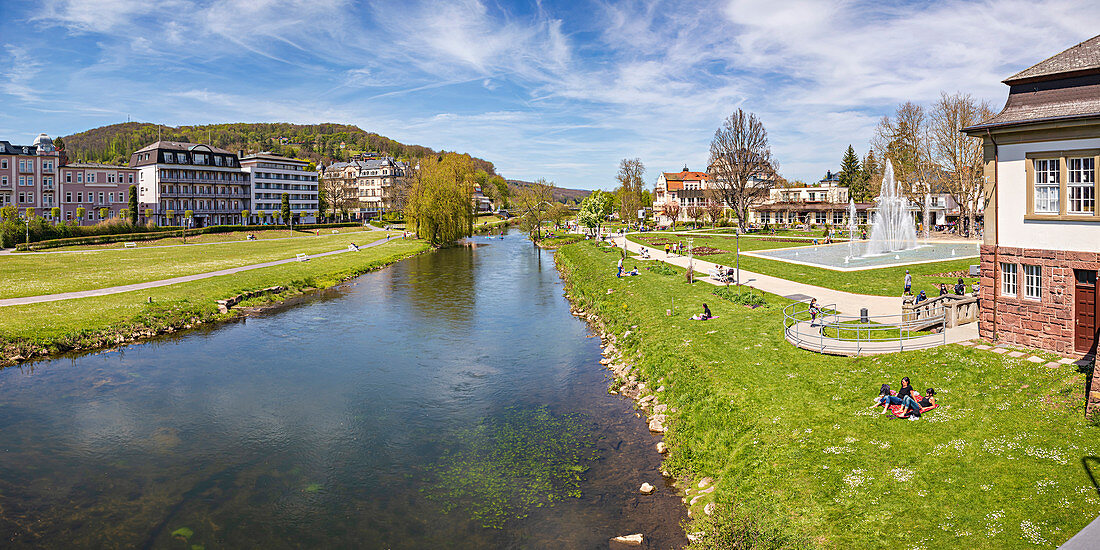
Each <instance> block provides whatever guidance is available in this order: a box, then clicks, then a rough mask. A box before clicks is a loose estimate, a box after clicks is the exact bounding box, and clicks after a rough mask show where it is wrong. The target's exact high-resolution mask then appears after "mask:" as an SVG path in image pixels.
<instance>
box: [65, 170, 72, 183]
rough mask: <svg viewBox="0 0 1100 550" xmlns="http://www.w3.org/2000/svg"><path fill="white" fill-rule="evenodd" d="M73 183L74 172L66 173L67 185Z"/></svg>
mask: <svg viewBox="0 0 1100 550" xmlns="http://www.w3.org/2000/svg"><path fill="white" fill-rule="evenodd" d="M72 182H73V173H72V172H65V183H72Z"/></svg>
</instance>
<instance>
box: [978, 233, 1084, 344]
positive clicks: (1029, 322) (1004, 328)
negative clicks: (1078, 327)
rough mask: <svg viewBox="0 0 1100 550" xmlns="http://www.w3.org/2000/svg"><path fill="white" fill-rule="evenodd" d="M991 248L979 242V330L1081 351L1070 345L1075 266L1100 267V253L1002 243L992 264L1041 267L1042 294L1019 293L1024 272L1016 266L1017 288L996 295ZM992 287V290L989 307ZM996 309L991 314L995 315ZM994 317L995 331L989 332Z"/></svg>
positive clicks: (1007, 339)
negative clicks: (1034, 296)
mask: <svg viewBox="0 0 1100 550" xmlns="http://www.w3.org/2000/svg"><path fill="white" fill-rule="evenodd" d="M993 250H994V247H993V246H991V245H982V247H981V283H980V285H981V287H980V288H981V290H980V298H981V300H980V303H981V313H980V320H979V323H978V334H979V335H980V336H981V337H982V338H984V339H986V340H991V341H997V342H1001V343H1008V344H1016V345H1020V346H1025V347H1029V348H1035V349H1042V350H1047V351H1053V352H1055V353H1060V354H1063V355H1070V356H1072V355H1075V354H1076V355H1080V354H1079V352H1075V351H1074V349H1073V331H1074V311H1073V298H1074V284H1075V282H1074V275H1073V270H1074V269H1091V270H1097V269H1100V254H1097V253H1095V252H1069V251H1061V250H1036V249H1030V248H1016V247H1006V246H1002V247H1000V249H999V250H998V251H997V258H996V262H997V263H1015V264H1029V265H1040V266H1042V299H1041V300H1033V299H1026V298H1024V297H1023V294H1024V271H1023V268H1022V267H1018V268H1017V272H1016V281H1017V286H1018V292H1017V293H1016V296H1015V297H1012V296H1002V295H1000V287H1001V270H1000V265H996V264H995V260H994V255H993ZM994 292H996V293H997V299H996V312H994V299H993V298H994ZM995 313H996V314H995ZM994 317H996V327H997V328H996V334H994V328H993V327H994Z"/></svg>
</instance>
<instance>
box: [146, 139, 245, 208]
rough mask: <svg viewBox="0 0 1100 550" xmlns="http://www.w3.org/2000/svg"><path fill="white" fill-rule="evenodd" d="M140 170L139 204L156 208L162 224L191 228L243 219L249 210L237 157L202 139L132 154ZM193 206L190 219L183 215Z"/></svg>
mask: <svg viewBox="0 0 1100 550" xmlns="http://www.w3.org/2000/svg"><path fill="white" fill-rule="evenodd" d="M130 166H131V167H133V168H137V169H138V198H139V201H140V202H141V203H142V206H141V208H142V209H145V208H151V209H152V210H153V211H154V216H155V218H156V223H157V224H159V225H179V224H181V223H190V224H191V225H192V226H193V227H203V226H207V225H229V224H239V223H241V221H242V220H241V213H242V212H243V211H244V210H251V203H252V188H251V185H250V183H249V173H248V172H245V171H244V170H242V169H241V165H240V161H239V159H238V158H237V155H234V154H233V153H230V152H229V151H226V150H225V149H219V148H217V147H211V146H209V145H204V144H201V143H181V142H175V141H158V142H156V143H153V144H151V145H148V146H146V147H143V148H141V149H139V150H137V151H136V152H134V154H133V155H131V156H130ZM188 210H190V211H191V212H192V213H193V218H192V219H191V220H190V221H189V222H188V221H187V220H185V219H184V213H185V212H186V211H188Z"/></svg>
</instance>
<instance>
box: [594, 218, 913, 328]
mask: <svg viewBox="0 0 1100 550" xmlns="http://www.w3.org/2000/svg"><path fill="white" fill-rule="evenodd" d="M615 242H616V243H617V244H618V245H619V246H623V247H626V249H627V251H629V252H641V250H642V249H643V248H648V249H649V255H650V257H652V258H655V259H658V260H663V261H665V262H668V263H670V264H673V265H677V266H680V267H683V268H687V265H688V258H687V256H678V255H676V254H668V255H666V254H665V252H664V251H663V250H658V249H656V248H653V247H649V246H644V245H641V244H638V243H636V242H633V241H630V240H629V239H627V238H626V237H617V238H615ZM693 262H694V267H695V271H696V272H697V273H700V274H706V273H711V272H713V271H714V270H715V269H717V264H715V263H713V262H708V261H705V260H700V259H699V258H695V259H694V260H693ZM726 267H731V266H726ZM700 280H702V281H705V282H708V283H711V284H713V285H720V286H722V285H725V283H721V282H718V281H717V280H715V279H714V278H713V277H709V276H707V277H704V278H702V279H700ZM741 284H743V285H748V286H751V287H753V288H756V289H759V290H763V291H765V292H770V293H772V294H778V295H780V296H783V297H784V298H790V299H792V300H809V299H810V298H817V302H818V303H819V304H821V306H822V307H826V306H832V305H833V304H835V305H836V309H837V310H838V311H840V312H843V313H846V314H849V315H858V314H859V310H860V308H864V307H865V308H867V311H868V314H870V315H875V316H878V315H901V297H891V296H869V295H867V294H854V293H851V292H843V291H840V290H832V289H828V288H822V287H819V286H814V285H808V284H805V283H798V282H795V281H789V280H787V279H782V278H779V277H772V276H770V275H763V274H761V273H753V272H751V271H746V270H744V269H742V270H741Z"/></svg>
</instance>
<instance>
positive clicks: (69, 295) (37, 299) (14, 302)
mask: <svg viewBox="0 0 1100 550" xmlns="http://www.w3.org/2000/svg"><path fill="white" fill-rule="evenodd" d="M400 238H401V236H399V235H395V236H393V237H386V238H383V239H379V240H377V241H374V242H371V243H368V244H365V245H362V246H360V247H359V248H360V249H363V248H370V247H372V246H378V245H380V244H385V243H388V242H390V241H392V240H394V239H400ZM349 250H350V249H348V248H342V249H340V250H333V251H331V252H321V253H319V254H312V255H307V256H306V257H305V258H307V259H313V258H322V257H324V256H331V255H333V254H343V253H344V252H348V251H349ZM297 261H299V260H298V258H297V256H295V257H294V258H287V259H285V260H275V261H271V262H263V263H259V264H252V265H245V266H241V267H233V268H229V269H219V270H218V271H208V272H206V273H196V274H194V275H183V276H180V277H172V278H171V279H161V280H159V281H148V282H144V283H134V284H131V285H120V286H110V287H106V288H97V289H94V290H80V291H76V292H61V293H58V294H42V295H39V296H25V297H23V298H5V299H3V300H0V307H6V306H18V305H24V304H37V303H41V302H56V301H58V300H71V299H73V298H87V297H90V296H107V295H110V294H121V293H123V292H131V291H134V290H145V289H147V288H157V287H162V286H168V285H174V284H177V283H187V282H190V281H198V280H201V279H209V278H210V277H219V276H221V275H232V274H234V273H240V272H242V271H250V270H253V269H261V268H264V267H272V266H276V265H282V264H288V263H291V262H297Z"/></svg>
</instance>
